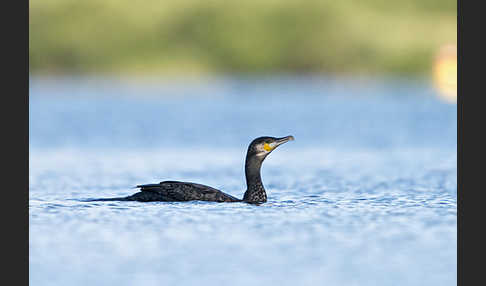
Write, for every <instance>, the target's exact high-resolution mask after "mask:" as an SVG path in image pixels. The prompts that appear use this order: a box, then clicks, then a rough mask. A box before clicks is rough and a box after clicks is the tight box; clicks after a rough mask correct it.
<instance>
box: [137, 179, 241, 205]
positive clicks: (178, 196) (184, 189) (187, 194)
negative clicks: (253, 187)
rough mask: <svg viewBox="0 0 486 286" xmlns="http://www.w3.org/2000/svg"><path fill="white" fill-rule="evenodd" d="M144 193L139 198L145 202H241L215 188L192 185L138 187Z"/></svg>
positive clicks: (185, 183) (161, 184)
mask: <svg viewBox="0 0 486 286" xmlns="http://www.w3.org/2000/svg"><path fill="white" fill-rule="evenodd" d="M137 187H139V188H141V191H142V193H141V194H140V195H139V196H137V197H139V198H143V200H154V201H157V200H162V201H192V200H200V201H216V202H228V201H233V202H236V201H241V200H239V199H237V198H235V197H233V196H230V195H228V194H225V193H223V192H221V191H220V190H217V189H215V188H212V187H209V186H206V185H201V184H196V183H191V182H177V181H164V182H160V183H159V184H146V185H138V186H137ZM149 193H150V194H149Z"/></svg>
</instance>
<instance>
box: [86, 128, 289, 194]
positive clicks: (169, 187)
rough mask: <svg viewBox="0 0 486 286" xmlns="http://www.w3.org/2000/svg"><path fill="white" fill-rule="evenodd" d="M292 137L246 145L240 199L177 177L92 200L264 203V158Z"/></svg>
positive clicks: (271, 138) (260, 139)
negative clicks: (120, 195)
mask: <svg viewBox="0 0 486 286" xmlns="http://www.w3.org/2000/svg"><path fill="white" fill-rule="evenodd" d="M291 140H294V137H293V136H286V137H282V138H275V137H259V138H256V139H255V140H253V141H252V142H251V143H250V145H249V146H248V151H247V154H246V160H245V176H246V185H247V189H246V191H245V194H244V196H243V199H242V200H240V199H238V198H235V197H233V196H231V195H228V194H225V193H223V192H222V191H220V190H217V189H215V188H212V187H209V186H205V185H201V184H196V183H190V182H177V181H164V182H160V183H158V184H147V185H138V186H137V188H140V192H138V193H135V194H133V195H131V196H128V197H124V198H108V199H98V200H95V201H139V202H153V201H164V202H182V201H194V200H198V201H212V202H247V203H264V202H266V201H267V194H266V192H265V188H264V187H263V183H262V179H261V176H260V169H261V166H262V163H263V160H265V158H266V157H267V156H268V154H270V153H271V152H272V151H273V150H274V149H275V148H277V147H278V146H279V145H281V144H283V143H286V142H288V141H291Z"/></svg>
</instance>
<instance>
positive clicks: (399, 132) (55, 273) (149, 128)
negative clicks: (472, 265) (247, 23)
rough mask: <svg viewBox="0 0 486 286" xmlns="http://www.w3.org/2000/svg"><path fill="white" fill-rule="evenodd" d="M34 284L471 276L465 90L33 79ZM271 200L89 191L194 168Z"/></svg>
mask: <svg viewBox="0 0 486 286" xmlns="http://www.w3.org/2000/svg"><path fill="white" fill-rule="evenodd" d="M30 86H31V90H30V130H29V132H30V138H29V140H30V154H29V159H30V174H29V176H30V181H29V184H30V195H29V280H30V283H31V284H32V285H245V286H247V285H275V284H279V285H455V284H456V277H457V272H456V257H457V256H456V255H457V254H456V243H457V240H456V234H457V232H456V227H457V221H456V214H457V179H456V170H457V169H456V162H457V161H456V139H457V137H456V128H457V125H456V117H457V115H456V114H457V113H456V106H455V105H451V104H448V103H445V102H441V101H440V100H439V99H438V97H437V96H436V94H435V92H434V90H433V89H432V88H431V87H430V86H428V85H427V84H425V83H416V82H401V81H398V80H389V79H388V80H383V81H378V80H377V81H366V80H339V79H319V78H276V79H263V80H252V79H243V80H235V79H215V80H210V81H209V82H203V81H201V82H195V81H189V82H187V83H185V82H182V81H165V82H161V83H158V82H141V83H134V82H126V81H125V82H124V81H119V80H113V79H107V80H94V79H86V78H84V79H63V80H52V79H37V78H33V79H32V80H31V85H30ZM261 135H270V136H279V137H281V136H285V135H293V136H294V137H295V139H296V140H295V141H292V142H289V143H287V144H285V145H282V146H281V147H279V148H278V149H277V150H275V151H274V152H273V153H272V154H271V155H270V156H269V157H268V158H267V159H266V160H265V162H264V164H263V167H262V178H263V182H264V184H265V187H266V189H267V195H268V198H269V201H268V202H267V203H265V204H262V205H260V206H254V205H248V204H244V203H211V202H184V203H178V202H174V203H163V202H153V203H138V202H83V200H85V199H90V198H100V197H118V196H126V195H130V194H132V193H134V192H136V189H131V187H133V186H134V185H136V184H142V183H154V182H159V181H162V180H184V181H193V182H198V183H202V184H206V185H210V186H213V187H216V188H218V189H221V190H223V191H225V192H227V193H229V194H231V195H233V196H236V197H240V198H241V197H242V196H243V193H244V190H245V180H244V156H245V152H246V148H247V146H248V144H249V142H250V141H251V140H252V139H253V138H255V137H258V136H261Z"/></svg>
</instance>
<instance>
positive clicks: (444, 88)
mask: <svg viewBox="0 0 486 286" xmlns="http://www.w3.org/2000/svg"><path fill="white" fill-rule="evenodd" d="M433 73H434V75H433V76H434V84H435V86H436V87H437V89H438V91H439V96H440V97H441V98H442V99H444V100H446V101H448V102H451V103H456V102H457V48H456V46H455V45H446V46H443V47H442V48H441V49H440V51H439V54H438V55H437V57H436V60H435V63H434V71H433Z"/></svg>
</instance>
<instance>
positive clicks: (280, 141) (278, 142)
mask: <svg viewBox="0 0 486 286" xmlns="http://www.w3.org/2000/svg"><path fill="white" fill-rule="evenodd" d="M292 140H295V139H294V136H292V135H290V136H285V137H282V138H277V140H275V142H273V143H272V144H270V145H274V146H272V149H273V148H277V147H278V146H280V145H282V144H284V143H287V142H289V141H292Z"/></svg>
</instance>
